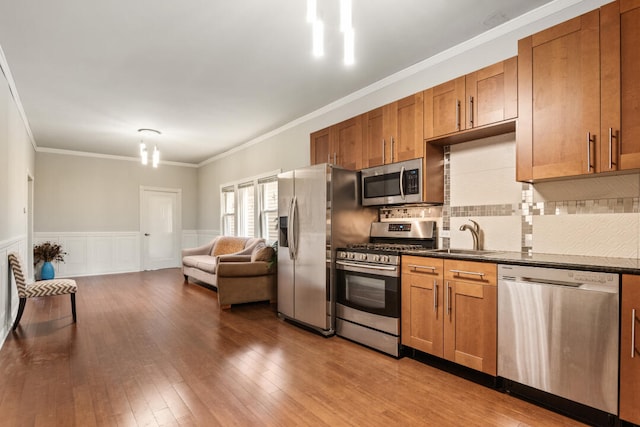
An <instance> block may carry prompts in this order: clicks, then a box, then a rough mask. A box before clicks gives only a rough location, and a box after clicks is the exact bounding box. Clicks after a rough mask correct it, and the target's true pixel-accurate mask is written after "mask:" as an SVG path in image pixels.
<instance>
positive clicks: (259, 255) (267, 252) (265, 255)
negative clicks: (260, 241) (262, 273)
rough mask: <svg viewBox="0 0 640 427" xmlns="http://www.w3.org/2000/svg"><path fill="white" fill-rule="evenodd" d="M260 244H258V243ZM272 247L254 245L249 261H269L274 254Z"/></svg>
mask: <svg viewBox="0 0 640 427" xmlns="http://www.w3.org/2000/svg"><path fill="white" fill-rule="evenodd" d="M258 246H260V245H258ZM274 253H275V252H274V251H273V248H272V247H271V246H266V245H262V246H260V247H256V248H255V249H254V250H253V252H252V253H251V262H255V261H264V262H269V261H271V258H272V257H273V255H274Z"/></svg>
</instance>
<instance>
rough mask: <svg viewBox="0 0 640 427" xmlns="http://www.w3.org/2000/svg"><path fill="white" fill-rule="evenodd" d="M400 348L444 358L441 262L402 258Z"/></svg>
mask: <svg viewBox="0 0 640 427" xmlns="http://www.w3.org/2000/svg"><path fill="white" fill-rule="evenodd" d="M401 283H402V334H401V335H402V336H401V341H402V344H403V345H406V346H409V347H411V348H415V349H416V350H420V351H424V352H425V353H429V354H433V355H434V356H438V357H442V356H443V347H442V344H443V340H442V333H443V330H442V316H443V301H442V295H443V293H442V260H441V259H430V258H421V257H408V256H403V257H402V280H401Z"/></svg>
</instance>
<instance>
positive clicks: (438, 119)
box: [424, 76, 466, 139]
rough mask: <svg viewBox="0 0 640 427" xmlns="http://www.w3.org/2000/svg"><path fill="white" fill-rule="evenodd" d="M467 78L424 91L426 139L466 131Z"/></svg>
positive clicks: (459, 78)
mask: <svg viewBox="0 0 640 427" xmlns="http://www.w3.org/2000/svg"><path fill="white" fill-rule="evenodd" d="M464 99H465V78H464V76H462V77H458V78H457V79H455V80H451V81H448V82H446V83H442V84H441V85H438V86H435V87H433V88H430V89H427V90H425V91H424V138H425V139H428V138H433V137H437V136H441V135H446V134H449V133H453V132H457V131H459V130H463V129H465V124H466V121H465V119H464V118H465V117H466V102H464Z"/></svg>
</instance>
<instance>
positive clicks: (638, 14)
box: [600, 0, 640, 171]
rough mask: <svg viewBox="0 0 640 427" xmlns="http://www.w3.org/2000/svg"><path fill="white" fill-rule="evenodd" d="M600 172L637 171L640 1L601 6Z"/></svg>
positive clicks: (624, 0) (639, 150)
mask: <svg viewBox="0 0 640 427" xmlns="http://www.w3.org/2000/svg"><path fill="white" fill-rule="evenodd" d="M600 28H601V37H600V39H601V43H602V47H601V65H600V68H601V70H602V71H601V72H602V91H601V92H602V107H601V110H602V112H601V116H602V120H601V124H602V128H601V130H600V134H601V135H602V144H601V148H600V168H601V170H602V171H615V170H628V169H638V168H640V119H639V118H638V117H640V79H638V76H639V75H640V57H639V56H638V54H637V51H638V45H639V44H640V0H620V1H617V2H613V3H609V4H607V5H604V6H602V8H601V9H600Z"/></svg>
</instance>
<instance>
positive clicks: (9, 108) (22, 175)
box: [0, 74, 35, 242]
mask: <svg viewBox="0 0 640 427" xmlns="http://www.w3.org/2000/svg"><path fill="white" fill-rule="evenodd" d="M0 76H2V75H1V74H0ZM34 158H35V150H34V148H33V146H32V144H31V141H30V139H29V135H28V133H27V131H26V128H25V126H24V123H23V121H22V118H21V117H20V113H19V112H18V109H17V107H16V104H15V102H14V100H13V97H12V96H11V92H10V91H9V86H8V84H7V81H6V80H5V78H4V76H2V77H0V201H2V202H1V203H0V242H3V241H7V240H12V239H16V238H22V237H24V236H26V232H27V216H26V214H25V212H24V209H25V208H26V206H27V175H28V174H29V173H30V174H33V171H34V169H35V166H34Z"/></svg>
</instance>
